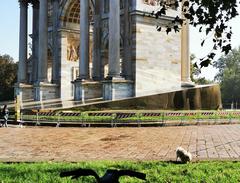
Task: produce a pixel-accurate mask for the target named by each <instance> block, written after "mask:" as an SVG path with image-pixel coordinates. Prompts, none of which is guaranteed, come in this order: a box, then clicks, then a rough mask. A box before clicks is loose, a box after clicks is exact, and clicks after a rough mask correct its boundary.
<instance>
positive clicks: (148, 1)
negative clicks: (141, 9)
mask: <svg viewBox="0 0 240 183" xmlns="http://www.w3.org/2000/svg"><path fill="white" fill-rule="evenodd" d="M159 2H160V0H144V4H147V5H151V6H157V5H158V4H159Z"/></svg>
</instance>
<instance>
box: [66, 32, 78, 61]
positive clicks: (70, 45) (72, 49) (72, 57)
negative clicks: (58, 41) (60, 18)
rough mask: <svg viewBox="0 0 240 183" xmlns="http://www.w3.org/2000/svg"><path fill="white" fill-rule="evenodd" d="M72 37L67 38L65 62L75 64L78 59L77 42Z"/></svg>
mask: <svg viewBox="0 0 240 183" xmlns="http://www.w3.org/2000/svg"><path fill="white" fill-rule="evenodd" d="M77 40H78V39H77V38H75V37H74V36H73V35H69V36H68V38H67V60H68V61H74V62H76V61H77V60H78V59H79V51H78V50H79V41H77Z"/></svg>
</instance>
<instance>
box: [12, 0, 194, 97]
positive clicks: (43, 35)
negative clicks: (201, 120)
mask: <svg viewBox="0 0 240 183" xmlns="http://www.w3.org/2000/svg"><path fill="white" fill-rule="evenodd" d="M161 1H162V0H19V3H20V41H19V69H18V83H17V84H16V86H15V87H16V94H19V95H20V97H21V98H22V100H37V101H39V100H40V101H41V100H49V99H57V98H59V99H61V100H72V99H75V100H88V99H94V98H102V99H103V100H115V99H121V98H128V97H136V96H144V95H151V94H156V93H161V92H166V91H172V90H174V89H176V88H178V89H179V88H181V87H182V86H183V85H191V81H190V61H189V44H188V42H189V40H188V39H189V35H188V34H189V32H188V24H184V25H183V27H182V29H181V30H180V31H179V32H176V33H175V32H170V33H168V34H167V33H166V31H165V30H166V29H167V28H168V27H169V26H170V24H171V22H172V21H173V19H174V18H175V17H176V15H179V16H181V8H180V9H177V8H176V7H174V6H173V7H170V9H168V10H167V15H163V16H161V17H159V18H158V19H156V18H155V16H153V15H152V12H153V11H156V10H157V9H159V3H160V2H161ZM167 1H169V2H171V0H167ZM30 8H31V9H32V11H31V12H32V17H33V18H32V34H30V35H29V34H28V30H27V27H28V23H29V20H28V10H29V9H30ZM156 26H161V27H162V31H160V32H159V31H157V29H156ZM29 42H31V50H32V53H31V56H30V57H29V56H28V55H29V54H28V43H29Z"/></svg>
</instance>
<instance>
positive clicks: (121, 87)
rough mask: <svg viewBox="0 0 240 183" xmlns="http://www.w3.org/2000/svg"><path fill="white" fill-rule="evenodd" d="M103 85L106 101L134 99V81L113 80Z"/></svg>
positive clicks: (104, 82)
mask: <svg viewBox="0 0 240 183" xmlns="http://www.w3.org/2000/svg"><path fill="white" fill-rule="evenodd" d="M102 83H103V99H104V100H117V99H123V98H129V97H133V93H134V85H133V81H129V80H125V79H123V78H116V79H115V78H112V79H111V80H106V81H103V82H102Z"/></svg>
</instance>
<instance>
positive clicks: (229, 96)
mask: <svg viewBox="0 0 240 183" xmlns="http://www.w3.org/2000/svg"><path fill="white" fill-rule="evenodd" d="M213 66H214V67H215V68H217V69H218V73H217V75H216V76H215V80H216V81H218V82H219V83H220V85H221V92H222V98H223V102H224V103H232V102H234V103H236V102H238V103H239V102H240V47H239V48H238V49H233V50H232V51H231V52H230V53H229V54H228V55H227V56H222V57H221V58H220V59H219V60H218V61H216V62H214V63H213Z"/></svg>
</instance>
